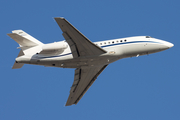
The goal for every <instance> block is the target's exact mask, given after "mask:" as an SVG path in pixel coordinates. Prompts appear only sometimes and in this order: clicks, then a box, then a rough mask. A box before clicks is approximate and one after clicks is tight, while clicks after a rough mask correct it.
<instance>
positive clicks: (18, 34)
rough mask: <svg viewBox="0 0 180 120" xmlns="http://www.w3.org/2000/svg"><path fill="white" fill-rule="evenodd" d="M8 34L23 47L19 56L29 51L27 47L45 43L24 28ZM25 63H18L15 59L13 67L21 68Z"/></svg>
mask: <svg viewBox="0 0 180 120" xmlns="http://www.w3.org/2000/svg"><path fill="white" fill-rule="evenodd" d="M7 35H8V36H9V37H11V38H12V39H14V40H15V41H16V42H17V43H18V44H19V46H20V48H21V51H20V52H19V54H18V56H17V57H20V56H23V55H24V54H25V53H26V51H27V50H26V49H28V48H31V47H34V46H37V45H41V44H43V43H41V42H40V41H38V40H37V39H36V38H34V37H32V36H30V35H29V34H27V33H26V32H24V31H23V30H14V31H12V33H9V34H7ZM23 65H24V64H23V63H17V62H16V61H15V63H14V65H13V67H12V69H16V68H21V67H22V66H23Z"/></svg>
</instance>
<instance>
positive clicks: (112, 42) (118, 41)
mask: <svg viewBox="0 0 180 120" xmlns="http://www.w3.org/2000/svg"><path fill="white" fill-rule="evenodd" d="M121 42H127V40H117V41H111V42H104V43H102V42H101V43H96V45H99V46H101V45H106V44H107V45H108V44H109V45H110V44H114V43H121Z"/></svg>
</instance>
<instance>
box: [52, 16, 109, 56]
mask: <svg viewBox="0 0 180 120" xmlns="http://www.w3.org/2000/svg"><path fill="white" fill-rule="evenodd" d="M54 19H55V20H56V22H57V24H58V25H59V27H60V28H61V30H62V32H63V36H64V38H65V39H66V41H67V43H68V44H69V46H70V48H71V51H72V55H73V57H74V58H76V57H80V56H92V55H100V54H103V53H106V51H105V50H104V49H102V48H100V47H98V46H97V45H95V44H94V43H92V42H91V41H90V40H89V39H88V38H86V37H85V36H84V35H83V34H82V33H81V32H79V31H78V30H77V29H76V28H75V27H74V26H73V25H71V24H70V23H69V22H68V21H67V20H66V19H64V18H60V17H59V18H54Z"/></svg>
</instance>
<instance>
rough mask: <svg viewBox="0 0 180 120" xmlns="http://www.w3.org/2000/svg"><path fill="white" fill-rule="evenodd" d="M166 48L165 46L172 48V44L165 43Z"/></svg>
mask: <svg viewBox="0 0 180 120" xmlns="http://www.w3.org/2000/svg"><path fill="white" fill-rule="evenodd" d="M166 46H167V47H168V48H172V47H173V46H174V44H172V43H170V42H167V43H166Z"/></svg>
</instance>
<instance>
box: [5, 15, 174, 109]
mask: <svg viewBox="0 0 180 120" xmlns="http://www.w3.org/2000/svg"><path fill="white" fill-rule="evenodd" d="M54 19H55V21H56V22H57V24H58V25H59V27H60V28H61V30H62V32H63V33H62V35H63V37H64V38H65V40H64V41H60V42H54V43H49V44H43V43H42V42H40V41H38V40H37V39H36V38H34V37H32V36H31V35H29V34H27V33H26V32H24V31H23V30H14V31H12V33H9V34H7V35H8V36H9V37H11V38H12V39H14V40H15V41H16V42H17V43H18V44H19V47H18V48H19V49H20V52H19V54H18V56H17V58H16V59H15V63H14V65H13V67H12V69H16V68H21V67H22V66H23V65H24V64H33V65H42V66H50V67H60V68H75V72H74V81H73V84H72V86H71V89H70V94H69V97H68V100H67V102H66V106H70V105H73V104H77V103H78V102H79V101H80V99H81V98H82V97H83V95H84V94H85V93H86V91H87V90H88V89H89V87H90V86H91V85H92V84H93V83H94V81H95V80H96V79H97V77H98V76H99V75H100V74H101V72H102V71H103V70H104V69H105V68H106V67H107V66H108V65H109V64H110V63H113V62H115V61H117V60H119V59H122V58H128V57H138V56H141V55H148V54H152V53H156V52H160V51H163V50H166V49H169V48H171V47H173V46H174V45H173V44H172V43H170V42H166V41H164V40H160V39H156V38H152V37H150V36H136V37H127V38H118V39H112V40H105V41H100V42H94V43H93V42H91V41H90V40H89V39H88V38H87V37H85V36H84V35H83V34H82V33H81V32H80V31H78V30H77V29H76V28H75V27H74V26H73V25H71V23H69V22H68V21H67V20H66V19H65V18H62V17H57V18H54Z"/></svg>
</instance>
